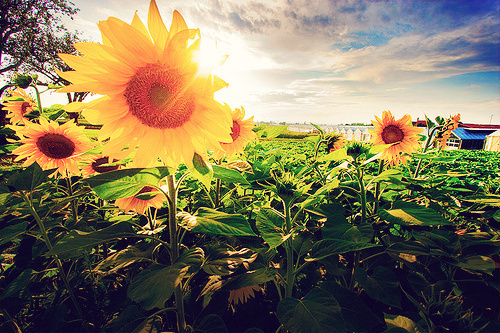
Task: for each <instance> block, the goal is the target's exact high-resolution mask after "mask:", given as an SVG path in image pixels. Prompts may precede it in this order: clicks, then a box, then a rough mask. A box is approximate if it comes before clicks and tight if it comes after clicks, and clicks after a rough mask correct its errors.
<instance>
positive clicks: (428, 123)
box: [425, 115, 436, 129]
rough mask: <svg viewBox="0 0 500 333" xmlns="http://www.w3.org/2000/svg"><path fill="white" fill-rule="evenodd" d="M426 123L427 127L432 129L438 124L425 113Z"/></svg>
mask: <svg viewBox="0 0 500 333" xmlns="http://www.w3.org/2000/svg"><path fill="white" fill-rule="evenodd" d="M425 123H426V125H427V128H429V129H431V128H433V127H435V126H436V123H434V122H433V121H432V120H431V119H430V118H429V117H427V115H425Z"/></svg>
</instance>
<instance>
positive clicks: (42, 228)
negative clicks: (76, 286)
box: [20, 191, 84, 320]
mask: <svg viewBox="0 0 500 333" xmlns="http://www.w3.org/2000/svg"><path fill="white" fill-rule="evenodd" d="M20 193H21V196H22V197H23V200H24V201H25V202H26V203H27V204H28V207H29V209H30V211H31V214H32V215H33V217H34V218H35V220H36V223H37V224H38V227H39V228H40V231H41V233H42V237H43V240H44V242H45V245H46V246H47V248H48V249H49V252H50V251H52V248H53V246H52V243H51V242H50V239H49V235H48V234H47V230H46V229H45V225H44V224H43V221H42V219H41V218H40V216H39V215H38V213H37V212H36V210H35V209H34V207H33V203H32V201H31V200H30V199H29V198H28V197H27V196H26V194H24V192H22V191H20ZM54 259H55V262H56V264H57V268H58V269H59V272H61V278H62V280H63V282H64V285H65V286H66V290H67V291H68V293H69V296H70V298H71V300H72V301H73V304H74V305H75V308H76V311H77V312H78V316H79V317H80V318H81V319H82V320H83V319H84V317H83V313H82V310H81V309H80V305H79V304H78V301H77V299H76V297H75V294H74V293H73V289H71V286H70V284H69V281H68V277H67V276H66V273H64V269H63V267H62V263H61V260H59V258H57V256H54Z"/></svg>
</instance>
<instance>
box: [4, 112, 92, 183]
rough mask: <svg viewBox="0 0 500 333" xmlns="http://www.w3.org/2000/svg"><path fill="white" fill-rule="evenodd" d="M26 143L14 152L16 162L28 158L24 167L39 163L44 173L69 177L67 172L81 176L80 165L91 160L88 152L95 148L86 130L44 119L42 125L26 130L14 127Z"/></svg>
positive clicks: (41, 119)
mask: <svg viewBox="0 0 500 333" xmlns="http://www.w3.org/2000/svg"><path fill="white" fill-rule="evenodd" d="M11 128H13V129H14V130H15V131H16V135H17V136H18V137H19V138H20V139H21V140H20V141H21V142H22V143H23V145H22V146H21V147H18V148H16V149H14V150H13V151H12V153H13V154H15V155H18V156H17V157H16V159H15V160H14V161H19V160H21V159H24V158H26V161H25V162H24V164H23V166H28V165H31V164H33V162H35V161H36V162H37V163H38V164H39V165H40V167H41V168H42V169H44V170H46V169H52V168H58V169H57V171H56V172H59V173H60V174H61V175H63V176H66V174H67V171H68V172H70V173H71V174H78V173H79V170H78V163H79V162H83V161H85V160H86V159H87V157H86V156H85V155H82V154H83V153H84V152H86V151H88V150H90V149H91V148H92V143H91V142H90V140H89V139H88V138H87V136H86V135H85V133H84V132H83V129H82V128H81V127H78V126H76V125H75V123H73V122H72V121H71V122H67V123H65V124H63V125H59V124H58V123H56V122H53V121H50V120H46V119H45V118H40V124H35V123H30V122H25V126H11Z"/></svg>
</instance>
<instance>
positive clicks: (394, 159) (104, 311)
mask: <svg viewBox="0 0 500 333" xmlns="http://www.w3.org/2000/svg"><path fill="white" fill-rule="evenodd" d="M146 25H147V27H146ZM146 25H145V24H144V23H143V22H142V21H141V19H140V18H139V17H138V16H137V14H136V15H135V16H134V19H133V21H132V23H131V24H128V23H125V22H123V21H121V20H119V19H116V18H109V19H108V20H107V21H102V22H100V23H99V29H100V30H101V33H102V37H103V41H102V43H78V44H76V45H75V47H76V49H77V50H78V52H79V55H68V54H61V55H60V57H61V59H62V60H64V61H65V62H66V63H67V64H68V65H69V66H70V67H71V68H73V70H72V71H67V72H59V73H58V74H59V75H60V76H61V77H62V78H64V79H65V80H67V81H69V82H70V83H71V84H69V85H67V86H64V87H52V88H54V89H58V91H59V92H63V93H67V92H92V93H94V94H97V95H100V96H102V97H100V98H97V99H95V100H93V101H91V102H88V103H83V102H74V103H70V104H68V105H64V106H62V105H61V106H53V107H51V108H43V107H42V102H43V94H40V93H39V91H38V90H37V87H36V80H32V78H30V77H28V76H19V77H18V78H17V79H18V80H17V81H16V82H14V83H13V84H12V85H13V89H12V90H10V92H9V97H7V98H5V99H4V100H3V105H4V109H5V110H6V111H7V112H8V113H7V123H8V125H6V126H4V127H2V128H1V129H0V132H1V133H2V135H3V136H4V137H5V138H6V140H7V141H6V143H5V144H4V145H2V146H1V148H0V149H1V152H0V153H1V155H0V158H1V169H0V207H1V210H0V214H1V215H0V216H1V219H0V254H1V255H0V261H1V275H0V331H2V332H101V331H104V332H206V333H211V332H247V333H258V332H292V333H300V332H393V333H395V332H411V333H416V332H421V333H424V332H499V331H500V322H499V321H500V303H499V296H500V284H499V277H500V269H499V268H500V257H499V251H500V239H499V236H500V234H499V230H500V209H499V207H500V163H499V162H498V160H499V157H500V155H499V154H498V153H496V152H487V151H462V150H455V151H453V150H447V149H446V140H447V139H448V137H449V136H450V133H451V131H452V130H453V129H456V128H457V126H458V123H459V121H460V115H456V116H454V117H450V118H447V119H445V118H442V117H438V118H437V119H436V120H431V119H428V118H427V128H428V131H427V135H426V136H423V135H420V133H421V128H415V127H413V126H412V123H411V117H410V116H409V115H406V116H404V117H402V118H401V119H395V118H394V117H393V115H392V114H391V112H390V111H383V112H382V114H381V118H379V117H378V116H374V120H373V121H372V124H373V125H374V127H375V128H374V129H373V130H372V131H371V133H372V135H373V140H372V142H369V143H366V142H365V143H362V142H356V141H346V140H345V139H344V138H343V137H342V136H340V135H339V134H335V133H325V132H324V131H323V130H322V129H321V128H320V127H318V126H316V128H317V131H318V134H317V135H310V136H306V137H304V138H301V139H281V140H276V138H277V137H278V136H279V135H280V134H282V133H284V132H285V131H286V130H287V126H286V125H285V126H277V127H267V126H265V125H262V126H255V125H254V124H253V122H252V121H253V119H252V117H250V118H245V109H244V108H243V107H241V108H236V109H232V108H231V107H229V106H228V105H227V104H223V103H220V102H219V101H217V100H216V99H214V93H215V92H216V91H218V90H220V89H223V88H224V87H225V86H226V85H227V84H226V82H224V81H223V80H222V79H221V78H219V77H217V76H214V75H212V74H210V73H203V72H201V71H200V70H199V66H198V60H199V59H198V57H199V40H200V37H199V35H200V32H199V30H197V29H190V28H188V27H187V25H186V23H185V22H184V19H183V18H182V16H181V14H180V13H178V12H177V11H175V12H174V13H173V18H172V22H171V25H170V28H169V29H167V28H166V26H165V24H164V22H163V19H162V17H161V15H160V13H159V12H158V8H157V6H156V3H155V1H154V0H153V1H151V4H150V8H149V14H148V18H147V22H146ZM16 86H17V87H16ZM28 87H29V88H30V89H33V90H34V91H35V92H36V96H35V97H32V96H30V95H29V94H28V93H26V91H25V90H24V89H27V88H28ZM74 113H78V114H79V117H78V119H76V121H75V119H70V118H71V117H69V115H70V114H74Z"/></svg>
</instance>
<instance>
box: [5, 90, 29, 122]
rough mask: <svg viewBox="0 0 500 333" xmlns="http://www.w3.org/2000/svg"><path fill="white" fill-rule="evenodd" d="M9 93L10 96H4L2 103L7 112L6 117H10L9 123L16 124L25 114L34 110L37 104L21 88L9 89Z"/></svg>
mask: <svg viewBox="0 0 500 333" xmlns="http://www.w3.org/2000/svg"><path fill="white" fill-rule="evenodd" d="M9 93H10V95H11V96H10V97H8V98H6V102H5V104H4V108H5V110H6V111H7V112H8V113H7V116H6V118H10V123H11V124H17V123H19V122H22V121H23V119H24V115H25V114H28V113H30V112H32V111H33V110H35V109H36V108H37V105H36V103H35V101H34V100H33V99H32V98H31V97H30V96H29V95H28V94H27V93H26V91H25V90H24V89H22V88H16V89H15V90H10V91H9Z"/></svg>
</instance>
